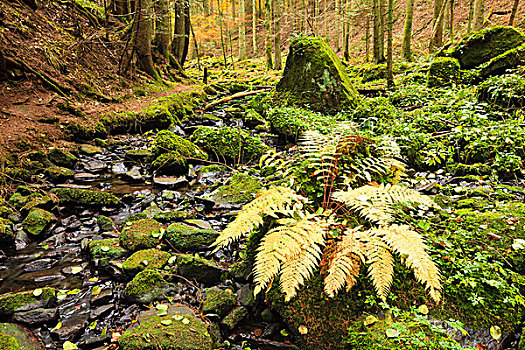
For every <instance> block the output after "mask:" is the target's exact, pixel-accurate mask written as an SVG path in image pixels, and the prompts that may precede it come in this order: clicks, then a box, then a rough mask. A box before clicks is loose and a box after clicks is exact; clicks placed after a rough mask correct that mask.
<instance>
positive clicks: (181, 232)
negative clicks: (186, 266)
mask: <svg viewBox="0 0 525 350" xmlns="http://www.w3.org/2000/svg"><path fill="white" fill-rule="evenodd" d="M218 236H219V233H218V232H216V231H214V230H203V229H199V228H195V227H191V226H188V225H184V224H180V223H173V224H171V225H169V226H168V228H167V230H166V233H165V234H164V239H165V240H166V241H167V242H168V243H169V246H170V247H173V248H175V249H177V250H181V251H186V250H203V249H208V248H209V247H210V245H211V244H212V243H213V242H215V239H217V237H218Z"/></svg>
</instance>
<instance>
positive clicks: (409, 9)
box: [403, 0, 414, 61]
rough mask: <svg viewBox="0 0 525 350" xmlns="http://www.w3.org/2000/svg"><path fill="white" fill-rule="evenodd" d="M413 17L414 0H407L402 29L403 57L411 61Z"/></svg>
mask: <svg viewBox="0 0 525 350" xmlns="http://www.w3.org/2000/svg"><path fill="white" fill-rule="evenodd" d="M413 18H414V0H407V6H406V11H405V27H404V29H403V58H404V59H405V60H407V61H412V50H411V47H410V46H411V41H412V20H413Z"/></svg>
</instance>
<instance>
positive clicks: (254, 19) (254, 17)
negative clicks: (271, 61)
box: [252, 0, 258, 57]
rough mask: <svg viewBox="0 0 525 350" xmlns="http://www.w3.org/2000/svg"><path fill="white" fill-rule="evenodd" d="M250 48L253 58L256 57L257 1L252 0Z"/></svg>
mask: <svg viewBox="0 0 525 350" xmlns="http://www.w3.org/2000/svg"><path fill="white" fill-rule="evenodd" d="M252 46H253V57H257V54H258V52H257V51H258V50H257V0H252Z"/></svg>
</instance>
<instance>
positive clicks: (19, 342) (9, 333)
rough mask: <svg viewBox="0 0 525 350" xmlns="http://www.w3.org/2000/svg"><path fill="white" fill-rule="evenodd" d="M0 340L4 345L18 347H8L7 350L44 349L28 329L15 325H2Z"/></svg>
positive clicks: (0, 326) (0, 327)
mask: <svg viewBox="0 0 525 350" xmlns="http://www.w3.org/2000/svg"><path fill="white" fill-rule="evenodd" d="M0 338H1V339H2V340H1V341H2V342H3V343H2V344H3V345H6V346H8V345H14V346H16V347H14V348H9V347H6V348H5V349H6V350H18V349H20V350H22V349H23V350H43V349H44V345H42V344H41V343H39V342H38V341H37V340H36V339H35V337H34V336H33V334H32V333H31V332H30V331H29V330H28V329H26V328H25V327H22V326H20V325H17V324H14V323H0Z"/></svg>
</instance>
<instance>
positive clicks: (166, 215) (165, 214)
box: [153, 210, 195, 222]
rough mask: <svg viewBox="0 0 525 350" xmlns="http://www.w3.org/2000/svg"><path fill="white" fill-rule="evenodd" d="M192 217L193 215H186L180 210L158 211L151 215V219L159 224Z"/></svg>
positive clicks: (186, 213)
mask: <svg viewBox="0 0 525 350" xmlns="http://www.w3.org/2000/svg"><path fill="white" fill-rule="evenodd" d="M192 217H195V214H193V213H188V212H185V211H182V210H170V211H160V212H158V213H155V215H153V219H155V220H158V221H161V222H170V221H174V220H178V219H186V218H192Z"/></svg>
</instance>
